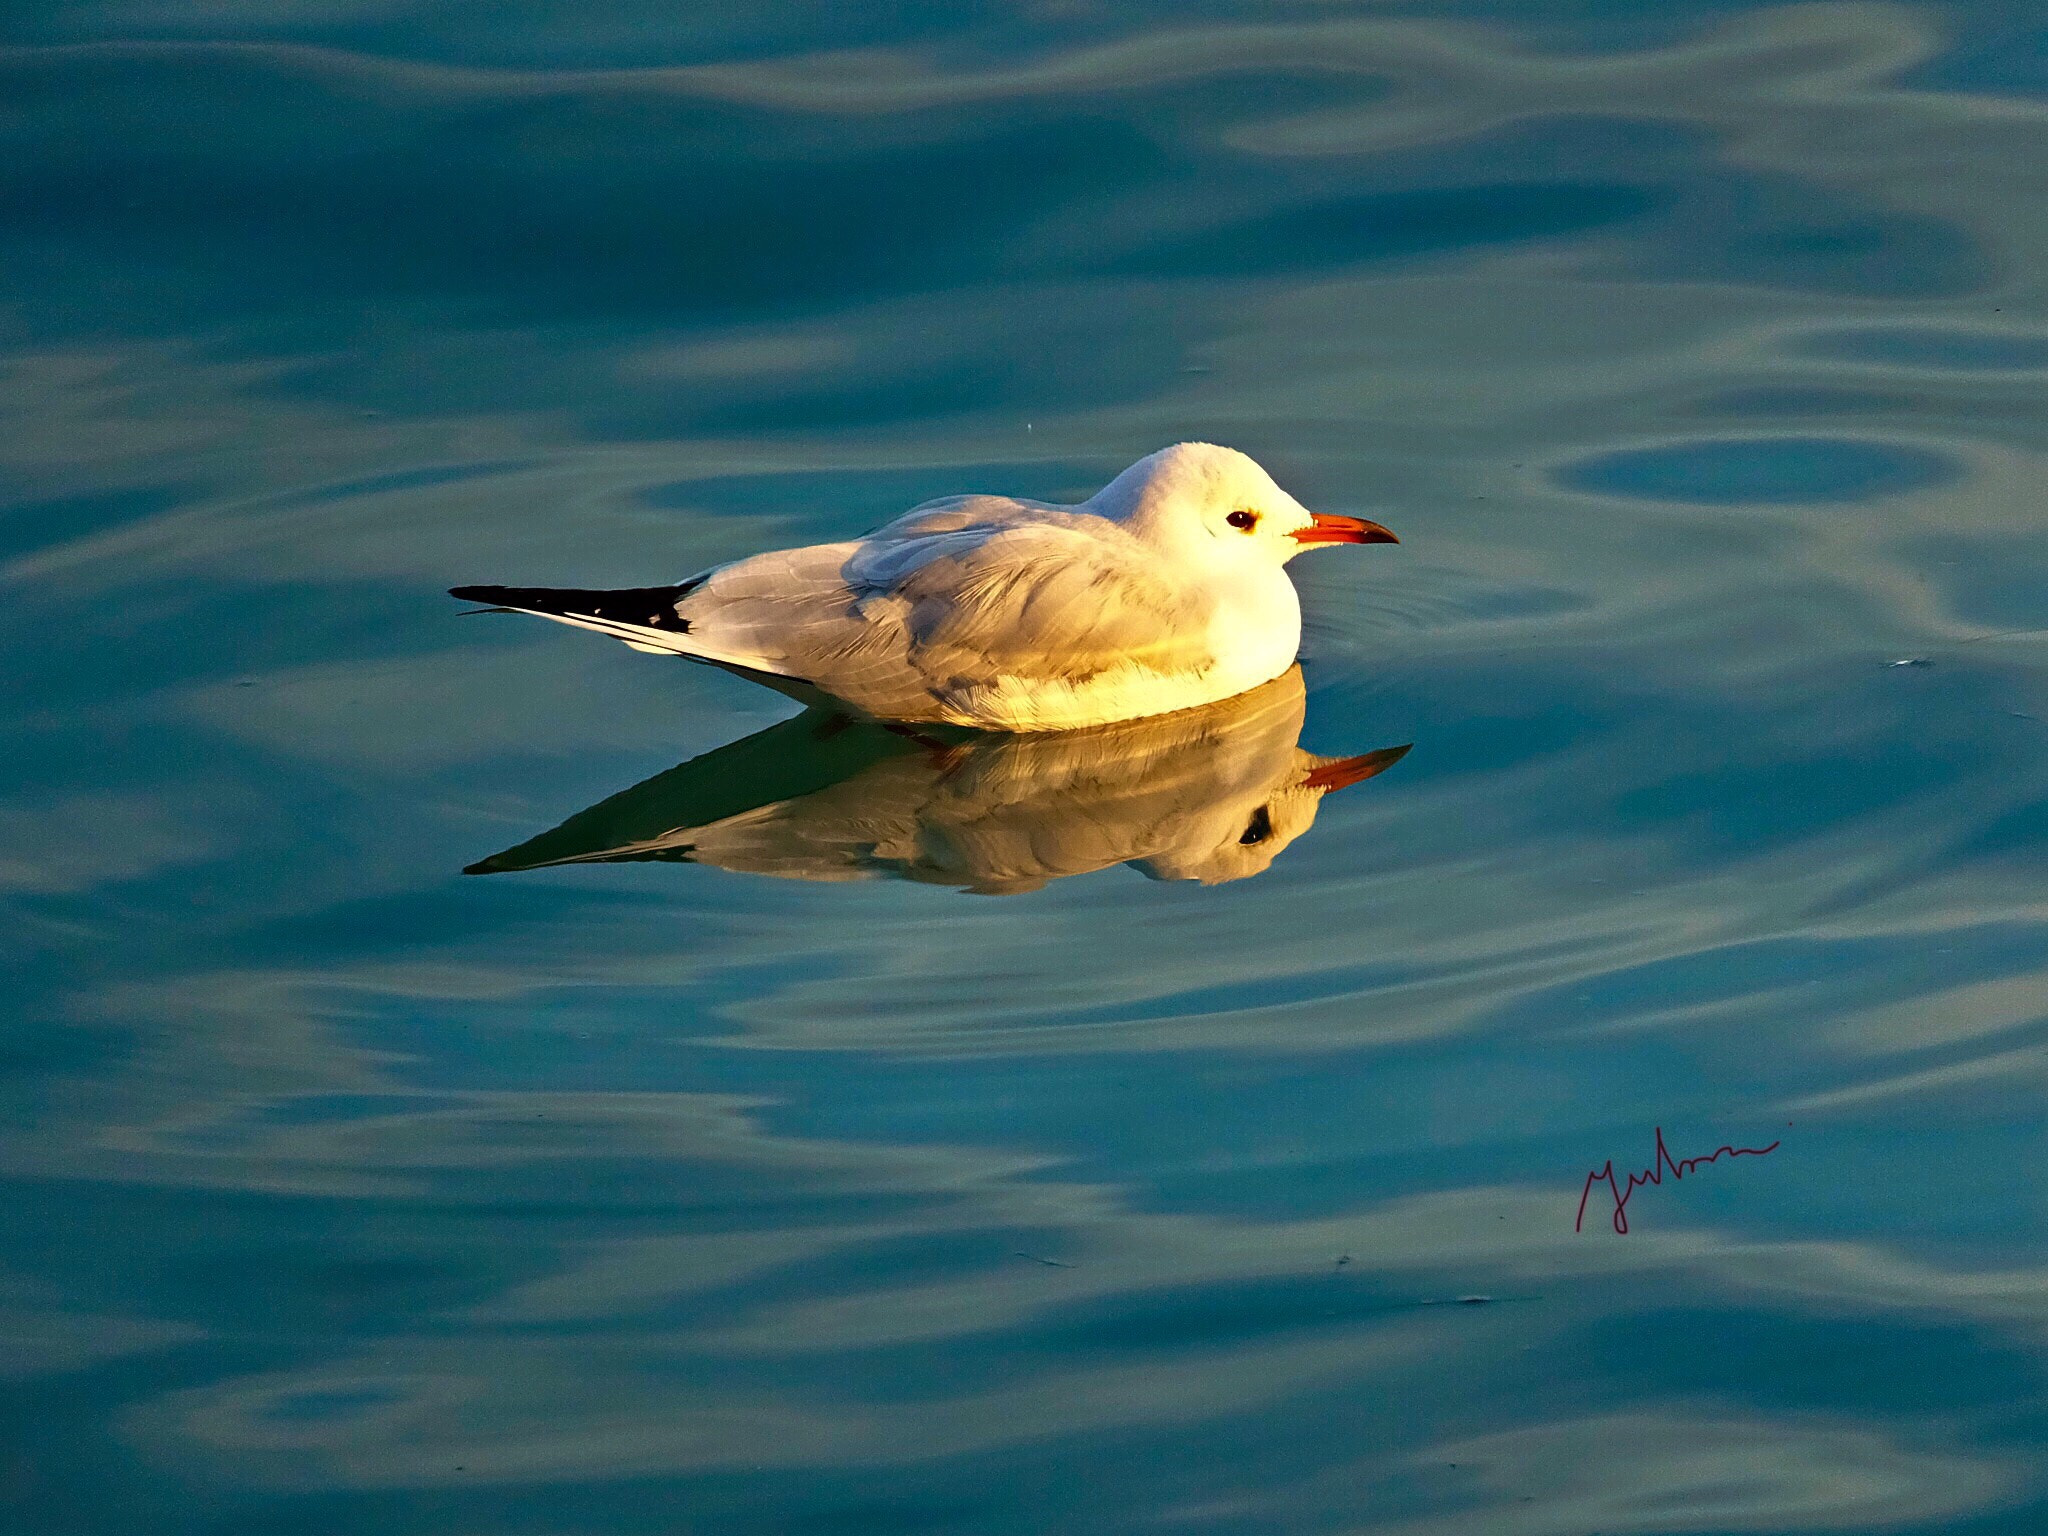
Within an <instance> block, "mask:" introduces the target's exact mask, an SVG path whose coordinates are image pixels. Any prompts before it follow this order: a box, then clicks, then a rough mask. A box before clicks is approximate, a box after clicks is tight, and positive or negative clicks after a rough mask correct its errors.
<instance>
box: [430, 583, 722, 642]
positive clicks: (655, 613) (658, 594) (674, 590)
mask: <svg viewBox="0 0 2048 1536" xmlns="http://www.w3.org/2000/svg"><path fill="white" fill-rule="evenodd" d="M696 585H697V583H696V582H694V581H685V582H680V583H678V584H676V585H674V586H667V587H620V588H614V589H610V590H593V589H591V588H587V587H498V586H483V587H450V588H449V589H448V595H449V596H450V597H456V598H460V599H462V601H464V602H466V603H486V604H489V605H490V606H492V607H495V608H514V609H517V610H519V611H520V612H522V613H540V614H547V615H549V616H551V617H554V618H576V619H598V620H602V621H605V622H608V623H612V624H619V625H626V626H630V627H632V628H634V629H658V630H666V631H668V632H670V633H673V634H679V635H687V634H688V633H689V632H690V621H689V620H688V619H685V618H683V617H682V616H681V615H680V614H678V613H677V612H676V603H677V601H678V600H680V599H681V598H682V597H683V596H684V595H685V594H686V593H688V592H690V591H691V590H692V589H693V588H694V587H695V586H696Z"/></svg>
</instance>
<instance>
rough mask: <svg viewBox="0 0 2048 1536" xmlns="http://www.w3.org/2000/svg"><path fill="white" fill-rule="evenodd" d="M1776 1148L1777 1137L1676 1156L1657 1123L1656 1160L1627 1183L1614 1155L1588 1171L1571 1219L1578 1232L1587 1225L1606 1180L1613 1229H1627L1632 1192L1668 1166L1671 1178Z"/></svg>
mask: <svg viewBox="0 0 2048 1536" xmlns="http://www.w3.org/2000/svg"><path fill="white" fill-rule="evenodd" d="M1777 1150H1778V1143H1777V1142H1775V1141H1774V1142H1772V1143H1771V1144H1770V1145H1769V1146H1768V1147H1722V1148H1720V1149H1719V1150H1717V1151H1714V1152H1710V1153H1708V1154H1707V1155H1706V1156H1704V1157H1673V1156H1672V1155H1671V1149H1670V1148H1668V1147H1666V1146H1665V1145H1664V1127H1663V1126H1661V1125H1660V1126H1658V1127H1657V1158H1656V1161H1655V1162H1653V1163H1651V1164H1650V1166H1649V1167H1648V1168H1645V1169H1644V1170H1643V1171H1642V1172H1641V1173H1631V1174H1629V1175H1628V1183H1627V1184H1626V1185H1625V1186H1624V1185H1623V1184H1622V1183H1621V1182H1620V1180H1619V1179H1617V1178H1616V1176H1615V1172H1614V1159H1613V1158H1611V1157H1610V1158H1609V1159H1607V1166H1606V1167H1605V1168H1596V1169H1594V1170H1593V1172H1591V1173H1589V1174H1587V1175H1586V1188H1585V1190H1584V1191H1583V1192H1582V1193H1581V1194H1580V1195H1579V1219H1578V1220H1577V1221H1575V1222H1573V1223H1572V1230H1573V1231H1574V1232H1577V1231H1579V1230H1580V1229H1581V1228H1582V1227H1583V1226H1584V1225H1585V1222H1586V1201H1587V1200H1588V1199H1589V1198H1591V1196H1592V1193H1593V1186H1594V1185H1595V1184H1605V1185H1606V1186H1607V1192H1608V1193H1609V1194H1611V1195H1612V1196H1614V1230H1615V1231H1617V1232H1627V1231H1628V1201H1629V1196H1631V1195H1633V1194H1634V1193H1635V1192H1636V1191H1637V1190H1638V1189H1641V1188H1642V1187H1643V1186H1644V1185H1645V1184H1662V1183H1663V1182H1664V1170H1665V1169H1666V1168H1669V1169H1670V1170H1671V1177H1672V1178H1674V1179H1682V1178H1684V1177H1685V1176H1686V1175H1687V1174H1688V1173H1691V1172H1692V1171H1693V1169H1695V1168H1697V1167H1699V1165H1700V1164H1701V1163H1712V1162H1718V1161H1719V1160H1720V1159H1722V1158H1724V1157H1762V1156H1763V1155H1764V1154H1765V1153H1766V1152H1775V1151H1777Z"/></svg>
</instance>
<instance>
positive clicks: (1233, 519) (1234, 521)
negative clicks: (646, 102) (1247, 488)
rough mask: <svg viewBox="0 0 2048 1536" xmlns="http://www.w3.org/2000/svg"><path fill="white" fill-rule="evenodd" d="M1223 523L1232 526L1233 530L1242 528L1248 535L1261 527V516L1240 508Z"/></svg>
mask: <svg viewBox="0 0 2048 1536" xmlns="http://www.w3.org/2000/svg"><path fill="white" fill-rule="evenodd" d="M1223 521H1225V522H1226V523H1228V524H1230V526H1231V527H1233V528H1242V529H1243V530H1244V531H1245V532H1246V533H1250V532H1251V531H1252V529H1254V528H1256V527H1257V526H1258V525H1259V514H1258V513H1256V512H1247V511H1245V510H1244V509H1243V508H1241V507H1240V508H1239V509H1238V510H1237V511H1235V512H1233V513H1231V514H1230V516H1228V517H1226V518H1225V519H1223Z"/></svg>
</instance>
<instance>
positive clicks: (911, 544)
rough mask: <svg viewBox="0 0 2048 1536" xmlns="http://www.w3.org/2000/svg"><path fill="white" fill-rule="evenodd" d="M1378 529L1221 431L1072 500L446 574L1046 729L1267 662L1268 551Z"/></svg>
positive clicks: (767, 676) (1282, 580) (770, 677)
mask: <svg viewBox="0 0 2048 1536" xmlns="http://www.w3.org/2000/svg"><path fill="white" fill-rule="evenodd" d="M1399 542H1400V541H1399V540H1398V539H1396V538H1395V537H1394V535H1393V534H1391V533H1389V532H1388V531H1387V530H1386V529H1385V528H1383V527H1381V526H1380V525H1379V524H1378V523H1374V522H1368V521H1367V520H1365V519H1364V518H1360V517H1339V516H1336V515H1334V514H1332V513H1327V512H1311V511H1309V510H1308V509H1307V508H1306V507H1304V506H1302V504H1301V503H1300V502H1298V501H1296V500H1295V499H1294V498H1293V497H1292V496H1290V495H1288V494H1287V492H1285V491H1283V490H1281V489H1280V487H1279V486H1278V485H1276V484H1274V482H1273V477H1272V476H1271V475H1269V474H1267V473H1266V471H1265V470H1264V469H1262V468H1260V467H1259V465H1258V464H1257V463H1256V462H1255V461H1253V460H1252V459H1251V458H1249V457H1247V456H1246V455H1245V454H1242V453H1239V452H1237V451H1236V450H1235V449H1231V448H1219V447H1217V446H1216V445H1214V444H1212V443H1179V444H1176V445H1175V446H1173V447H1171V448H1163V449H1161V450H1160V451H1159V452H1157V453H1154V454H1151V455H1149V456H1148V457H1146V458H1142V459H1140V460H1139V461H1138V462H1137V463H1135V464H1133V465H1132V466H1131V467H1130V468H1129V469H1127V470H1125V471H1124V472H1123V473H1122V474H1120V475H1118V476H1117V477H1116V478H1115V479H1114V480H1112V481H1110V483H1109V484H1108V485H1106V486H1104V487H1103V488H1102V489H1101V490H1099V491H1097V492H1096V493H1095V494H1094V495H1093V496H1091V497H1089V498H1088V499H1087V500H1086V501H1084V502H1081V503H1079V504H1078V505H1075V506H1059V505H1055V504H1053V503H1050V502H1042V501H1025V500H1022V499H1020V498H1017V497H1012V496H986V495H970V496H948V497H944V498H942V499H940V500H938V501H929V502H926V503H925V504H924V505H922V506H920V507H916V508H914V509H912V510H911V511H909V512H907V513H905V514H904V515H903V516H901V517H899V518H897V519H896V521H894V522H892V523H888V524H886V525H884V526H883V527H881V528H878V529H876V530H875V531H874V532H872V533H870V534H868V535H866V536H865V537H863V538H858V539H849V540H845V541H843V542H840V543H834V544H811V545H807V546H805V547H803V548H800V549H778V550H771V551H769V552H767V553H765V554H759V555H752V556H749V557H748V558H746V559H744V560H735V561H733V562H731V563H730V564H727V565H718V566H713V567H712V568H711V569H710V570H707V571H703V572H700V573H699V574H697V575H695V576H692V577H690V578H689V579H688V580H686V581H681V582H677V583H675V584H674V585H672V586H659V587H630V588H626V589H623V590H615V591H588V590H579V589H562V588H551V587H502V586H473V587H455V588H452V589H451V592H452V595H453V596H455V597H459V598H464V599H466V600H469V601H473V602H481V603H487V604H489V605H491V607H492V608H494V609H500V610H510V611H512V612H517V613H531V614H536V615H538V616H539V617H541V618H546V619H555V620H558V621H560V622H561V623H564V624H574V625H576V626H578V627H579V628H583V629H594V630H596V631H598V632H599V633H600V634H607V635H611V636H613V637H615V638H617V639H619V640H623V641H624V642H625V643H626V644H627V645H629V646H632V647H633V648H634V649H635V650H639V651H653V652H657V653H663V654H669V655H676V656H684V657H688V658H689V659H691V660H693V661H701V662H708V663H711V664H712V665H714V666H719V667H723V668H725V669H726V670H728V671H731V672H736V673H738V674H740V675H741V676H744V677H748V678H751V679H753V680H754V681H756V682H760V683H764V684H766V685H767V686H769V687H771V688H775V689H777V690H779V691H781V692H783V693H786V694H789V695H791V696H793V697H795V698H798V699H801V700H803V701H804V702H806V703H812V704H819V703H836V704H838V705H839V706H841V707H843V708H849V709H851V710H852V711H854V712H856V713H858V714H862V715H866V716H869V717H871V718H873V719H876V720H880V721H893V722H900V723H903V724H906V725H913V726H914V725H954V726H967V727H971V728H974V729H978V730H988V731H1005V732H1011V731H1060V730H1075V729H1081V728H1085V727H1088V726H1094V725H1104V724H1109V723H1112V722H1115V721H1120V720H1135V719H1142V718H1145V717H1148V716H1151V715H1160V714H1167V713H1171V712H1172V711H1175V710H1182V709H1192V708H1194V707H1196V706H1197V705H1202V704H1212V703H1215V702H1216V701H1217V700H1220V699H1227V698H1232V697H1234V696H1236V695H1237V694H1240V693H1243V692H1245V691H1246V690H1248V689H1251V688H1256V687H1258V686H1259V685H1260V684H1261V683H1265V682H1270V681H1271V680H1272V679H1274V678H1276V677H1278V676H1280V674H1281V673H1283V672H1285V671H1286V670H1287V669H1288V668H1289V667H1290V666H1292V665H1293V664H1294V660H1295V653H1296V652H1297V651H1298V650H1299V649H1300V646H1301V602H1300V599H1299V598H1298V597H1297V596H1296V594H1295V591H1294V583H1293V582H1292V581H1290V580H1289V579H1288V577H1287V572H1286V569H1285V567H1286V564H1287V562H1288V561H1289V560H1291V559H1293V558H1294V557H1295V556H1296V555H1298V554H1300V553H1301V552H1302V551H1303V550H1306V549H1315V548H1318V547H1320V546H1323V545H1326V544H1396V543H1399Z"/></svg>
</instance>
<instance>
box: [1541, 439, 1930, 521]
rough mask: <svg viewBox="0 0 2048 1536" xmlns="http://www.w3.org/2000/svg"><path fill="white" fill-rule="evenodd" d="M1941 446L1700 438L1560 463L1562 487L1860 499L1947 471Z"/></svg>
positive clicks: (1921, 483) (1660, 496)
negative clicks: (1935, 448)
mask: <svg viewBox="0 0 2048 1536" xmlns="http://www.w3.org/2000/svg"><path fill="white" fill-rule="evenodd" d="M1955 474H1956V470H1955V467H1954V466H1953V465H1952V464H1951V463H1950V461H1949V460H1948V459H1947V458H1945V457H1943V456H1942V455H1941V454H1938V453H1932V452H1929V451H1928V450H1927V449H1924V448H1909V447H1906V446H1904V445H1902V444H1898V443H1879V442H1872V441H1870V440H1868V439H1865V438H1841V437H1753V438H1706V439H1698V440H1694V441H1690V442H1680V443H1665V444H1659V445H1658V446H1656V447H1652V448H1623V449H1618V450H1615V451H1613V452H1608V453H1600V454H1595V455H1592V456H1591V457H1588V458H1583V459H1580V460H1578V461H1577V462H1576V463H1572V464H1567V465H1565V466H1564V467H1563V468H1562V469H1560V470H1559V471H1558V472H1557V479H1558V481H1559V483H1560V484H1562V485H1564V486H1565V487H1566V488H1567V489H1570V490H1575V491H1591V492H1593V493H1594V494H1596V495H1601V496H1626V497H1630V498H1633V499H1638V500H1645V501H1691V502H1707V503H1713V504H1715V505H1730V504H1738V503H1745V502H1777V503H1784V502H1831V501H1863V500H1866V499H1868V498H1870V497H1872V496H1886V495H1896V494H1898V493H1900V492H1902V491H1917V490H1922V489H1924V488H1926V487H1928V486H1931V485H1939V484H1941V483H1942V482H1943V481H1946V480H1949V479H1952V478H1954V476H1955Z"/></svg>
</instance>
